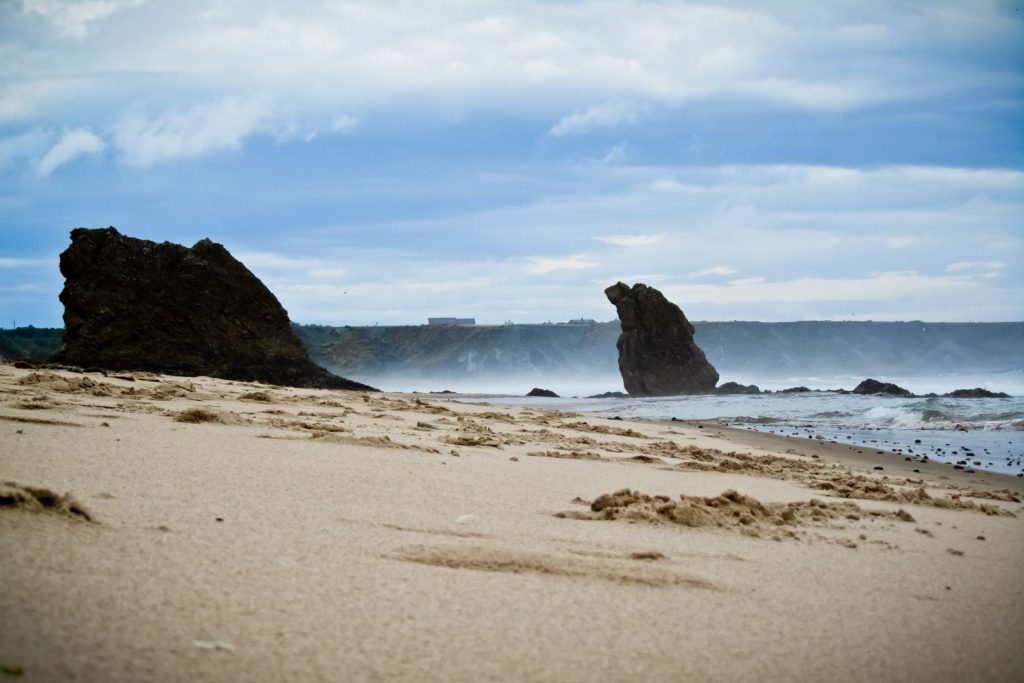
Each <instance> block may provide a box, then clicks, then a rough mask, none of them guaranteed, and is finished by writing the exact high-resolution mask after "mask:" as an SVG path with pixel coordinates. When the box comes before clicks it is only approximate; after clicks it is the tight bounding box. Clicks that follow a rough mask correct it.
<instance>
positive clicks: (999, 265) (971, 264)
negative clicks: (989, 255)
mask: <svg viewBox="0 0 1024 683" xmlns="http://www.w3.org/2000/svg"><path fill="white" fill-rule="evenodd" d="M1004 265H1006V264H1004V263H1003V262H1002V261H958V262H956V263H950V264H949V265H948V266H946V272H947V273H962V272H964V271H993V270H1002V269H1003V266H1004Z"/></svg>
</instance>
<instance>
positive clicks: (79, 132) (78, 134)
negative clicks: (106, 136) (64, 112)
mask: <svg viewBox="0 0 1024 683" xmlns="http://www.w3.org/2000/svg"><path fill="white" fill-rule="evenodd" d="M105 148H106V145H105V144H104V142H103V140H101V139H100V138H99V137H98V136H97V135H96V134H95V133H93V132H91V131H89V130H87V129H85V128H76V129H74V130H69V131H66V132H65V133H64V135H63V136H62V137H61V139H60V140H59V141H58V142H57V144H56V145H54V146H53V147H52V148H50V151H49V152H47V153H46V154H45V155H44V156H43V158H42V159H41V160H40V161H39V163H38V164H37V165H36V173H38V174H39V175H40V176H43V177H45V176H48V175H50V174H51V173H53V172H54V170H56V169H57V168H58V167H60V166H63V165H64V164H66V163H68V162H70V161H73V160H74V159H77V158H78V157H80V156H82V155H83V154H99V153H100V152H102V151H103V150H104V149H105Z"/></svg>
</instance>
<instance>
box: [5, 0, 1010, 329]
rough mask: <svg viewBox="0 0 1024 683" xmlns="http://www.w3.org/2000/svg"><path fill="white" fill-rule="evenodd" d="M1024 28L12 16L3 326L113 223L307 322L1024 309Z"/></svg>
mask: <svg viewBox="0 0 1024 683" xmlns="http://www.w3.org/2000/svg"><path fill="white" fill-rule="evenodd" d="M1022 7H1024V2H994V1H985V0H952V1H946V0H924V1H921V2H916V1H914V0H903V1H900V2H892V1H885V2H882V1H879V2H870V1H860V2H852V1H845V0H829V2H824V3H823V2H812V1H810V0H804V1H798V0H778V1H776V2H771V3H764V2H759V1H751V2H744V1H742V0H737V1H723V2H671V1H660V2H655V1H641V0H621V1H616V0H602V1H594V2H588V1H582V0H580V1H577V0H550V1H531V0H480V1H478V2H474V1H471V0H463V1H459V2H456V1H448V0H415V1H404V0H396V1H394V2H389V1H386V0H352V1H334V0H318V1H304V0H293V1H292V2H288V3H281V2H270V1H266V0H173V1H170V0H168V1H162V0H80V1H77V2H73V1H61V0H0V325H2V326H4V327H9V326H11V325H13V324H15V323H16V324H18V325H25V324H33V325H36V326H59V325H60V324H61V316H62V313H63V307H62V306H61V304H60V302H59V300H58V298H57V297H58V294H59V292H60V290H61V287H62V286H63V277H62V276H61V274H60V272H59V269H58V256H59V254H60V252H61V251H63V250H64V249H65V248H66V247H67V245H68V243H69V238H68V233H69V231H70V230H71V229H72V228H75V227H103V226H108V225H113V226H115V227H117V228H118V230H120V231H121V232H122V233H124V234H126V235H130V236H133V237H139V238H144V239H150V240H155V241H171V242H177V243H180V244H186V245H191V244H194V243H195V242H196V241H198V240H200V239H202V238H205V237H208V238H210V239H212V240H213V241H215V242H220V243H222V244H224V245H225V246H226V247H227V248H228V249H229V250H230V251H231V252H232V253H233V254H234V255H235V256H236V257H237V258H239V259H240V260H241V261H242V262H243V263H245V264H246V265H247V266H248V267H249V269H250V270H252V271H253V272H254V273H255V274H256V275H257V276H258V277H260V278H261V279H262V280H263V281H264V283H265V284H266V285H267V286H268V287H270V289H271V290H272V291H273V292H274V293H275V294H276V295H277V297H278V298H279V299H280V301H281V303H282V304H283V305H284V306H285V308H286V309H287V310H288V312H289V314H290V316H291V318H292V319H293V320H294V321H296V322H301V323H322V324H329V325H373V324H381V325H386V324H422V323H425V322H426V318H427V317H428V316H430V317H434V316H458V317H475V318H476V319H477V321H478V322H479V323H490V324H498V323H503V322H505V321H506V320H511V321H513V322H517V323H524V322H545V321H549V320H551V321H555V322H558V321H564V320H569V319H572V318H580V317H583V318H594V319H596V320H612V319H614V318H615V310H614V308H613V307H612V306H611V304H609V303H608V301H607V300H606V299H605V297H604V295H603V290H604V289H605V287H607V286H609V285H611V284H614V283H615V282H617V281H620V280H621V281H624V282H626V283H628V284H633V283H636V282H643V283H646V284H648V285H650V286H653V287H656V288H658V289H660V290H661V291H662V292H664V293H665V295H666V296H668V298H669V299H670V300H672V301H674V302H675V303H677V304H679V306H680V307H681V308H682V309H683V310H684V312H685V313H686V314H687V316H688V317H689V318H690V319H693V320H763V321H783V320H925V321H1010V320H1024V269H1022V267H1021V263H1022V261H1024V11H1022Z"/></svg>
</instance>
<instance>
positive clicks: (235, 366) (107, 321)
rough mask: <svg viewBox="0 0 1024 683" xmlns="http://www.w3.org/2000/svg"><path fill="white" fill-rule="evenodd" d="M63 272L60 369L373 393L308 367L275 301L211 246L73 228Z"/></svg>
mask: <svg viewBox="0 0 1024 683" xmlns="http://www.w3.org/2000/svg"><path fill="white" fill-rule="evenodd" d="M60 271H61V273H62V274H63V275H64V277H65V282H64V290H63V291H62V292H61V294H60V300H61V302H63V304H64V326H65V332H64V339H63V345H62V347H61V350H60V351H59V352H58V354H57V356H56V357H55V360H56V361H57V362H61V363H67V364H71V365H78V366H82V367H85V368H91V369H104V370H149V371H153V372H163V373H168V374H173V375H208V376H210V377H220V378H224V379H236V380H243V381H258V382H266V383H269V384H280V385H286V386H297V387H314V388H324V389H359V390H372V387H368V386H366V385H364V384H359V383H358V382H352V381H350V380H347V379H344V378H342V377H337V376H335V375H332V374H330V373H329V372H327V371H326V370H324V369H323V368H321V367H320V366H318V365H316V364H315V363H313V362H312V361H311V360H310V359H309V355H308V354H307V352H306V349H305V347H303V345H302V343H301V342H300V341H299V338H298V337H297V336H296V334H295V332H294V331H293V330H292V326H291V323H290V322H289V320H288V313H287V312H286V311H285V310H284V308H282V306H281V304H280V303H279V302H278V300H277V298H275V297H274V295H273V294H272V293H271V292H270V290H269V289H267V288H266V287H265V286H264V285H263V283H262V282H260V280H259V279H258V278H257V277H256V276H255V275H253V274H252V273H251V272H250V271H249V270H248V269H247V268H246V267H245V266H244V265H242V264H241V263H240V262H239V261H238V260H236V259H235V258H234V257H233V256H231V254H230V253H228V251H227V249H225V248H224V247H223V246H222V245H220V244H216V243H214V242H211V241H210V240H208V239H204V240H200V241H199V242H196V244H195V246H193V247H192V248H191V249H190V248H188V247H184V246H181V245H179V244H172V243H170V242H163V243H161V244H157V243H156V242H150V241H148V240H140V239H135V238H132V237H126V236H124V235H122V234H121V233H119V232H118V231H117V230H115V229H114V228H112V227H111V228H99V229H94V230H93V229H86V228H77V229H75V230H72V231H71V246H70V247H68V248H67V250H66V251H64V253H62V254H61V255H60Z"/></svg>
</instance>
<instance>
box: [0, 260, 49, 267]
mask: <svg viewBox="0 0 1024 683" xmlns="http://www.w3.org/2000/svg"><path fill="white" fill-rule="evenodd" d="M50 265H53V261H52V260H47V259H33V258H0V268H36V267H38V266H50Z"/></svg>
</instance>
